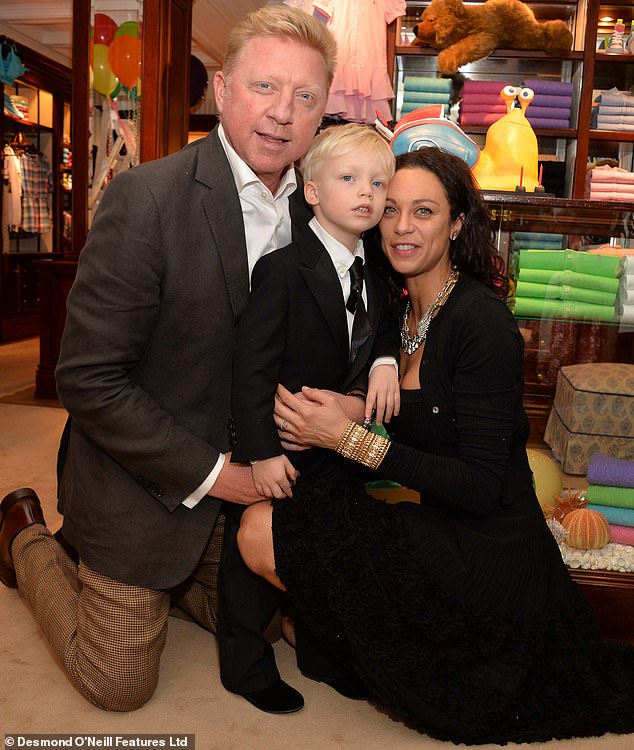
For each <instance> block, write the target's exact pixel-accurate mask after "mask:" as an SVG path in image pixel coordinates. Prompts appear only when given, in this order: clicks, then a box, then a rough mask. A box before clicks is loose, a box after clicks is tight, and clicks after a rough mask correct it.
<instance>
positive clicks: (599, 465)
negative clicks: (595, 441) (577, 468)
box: [587, 453, 634, 487]
mask: <svg viewBox="0 0 634 750" xmlns="http://www.w3.org/2000/svg"><path fill="white" fill-rule="evenodd" d="M587 479H588V482H589V483H590V484H604V485H610V486H613V487H634V461H625V460H624V459H622V458H611V457H610V456H605V455H603V453H593V454H592V456H590V463H589V464H588V476H587Z"/></svg>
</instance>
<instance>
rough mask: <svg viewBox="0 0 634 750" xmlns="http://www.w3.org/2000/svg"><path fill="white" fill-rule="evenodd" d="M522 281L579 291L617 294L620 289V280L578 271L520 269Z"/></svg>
mask: <svg viewBox="0 0 634 750" xmlns="http://www.w3.org/2000/svg"><path fill="white" fill-rule="evenodd" d="M519 280H520V281H530V282H534V283H536V284H561V285H563V284H567V285H568V286H574V287H577V289H579V288H582V289H598V290H599V291H601V292H614V293H616V292H617V291H618V288H619V280H618V279H610V278H608V277H607V276H594V275H593V274H590V273H577V272H576V271H552V270H546V269H541V268H520V272H519Z"/></svg>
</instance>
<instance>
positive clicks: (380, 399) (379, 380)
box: [365, 364, 401, 424]
mask: <svg viewBox="0 0 634 750" xmlns="http://www.w3.org/2000/svg"><path fill="white" fill-rule="evenodd" d="M400 407H401V391H400V388H399V382H398V375H397V373H396V368H395V367H394V365H392V364H385V365H377V366H376V367H375V368H373V370H372V372H371V373H370V379H369V381H368V395H367V397H366V399H365V417H366V419H372V414H373V413H374V419H375V421H376V423H377V424H383V422H384V421H385V422H389V421H390V419H392V417H395V416H396V415H397V414H398V412H399V409H400Z"/></svg>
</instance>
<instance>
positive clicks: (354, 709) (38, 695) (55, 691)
mask: <svg viewBox="0 0 634 750" xmlns="http://www.w3.org/2000/svg"><path fill="white" fill-rule="evenodd" d="M18 352H19V356H18ZM9 361H10V362H11V365H10V366H9V365H8V364H7V363H8V362H9ZM36 364H37V342H34V341H31V342H29V343H27V344H25V343H20V344H10V345H3V346H0V497H3V496H4V495H5V494H6V493H7V492H9V491H11V490H13V489H15V488H17V487H22V486H31V487H33V488H34V489H35V490H36V491H37V493H38V495H39V497H40V499H41V500H42V503H43V505H44V514H45V517H46V518H47V521H48V523H49V525H50V527H51V529H53V530H55V529H56V528H57V527H58V526H59V516H58V515H57V513H56V511H55V455H56V450H57V441H58V438H59V435H60V433H61V430H62V426H63V424H64V420H65V416H66V415H65V412H64V410H63V409H61V408H58V407H51V406H39V405H32V404H22V403H21V402H20V403H7V401H6V400H2V397H3V396H7V395H10V394H11V393H17V392H19V391H23V390H24V389H28V388H31V387H32V384H33V382H34V373H35V366H36ZM24 381H26V382H24ZM275 648H276V654H277V660H278V664H279V667H280V671H281V672H282V675H283V677H284V678H285V679H286V680H287V681H288V682H290V683H291V684H293V685H294V686H296V687H297V688H298V689H299V690H301V691H302V693H303V694H304V697H305V699H306V707H305V708H304V709H303V710H302V711H300V712H299V713H297V714H293V715H290V716H281V717H278V716H270V715H267V714H263V713H261V712H259V711H256V710H255V709H254V708H252V707H251V706H250V705H249V704H248V703H246V701H244V700H243V699H242V698H239V697H237V696H235V695H231V694H230V693H227V692H226V691H225V690H224V689H223V688H222V686H221V685H220V682H219V679H218V670H217V658H216V645H215V640H214V638H213V636H212V635H210V634H209V633H207V632H205V631H204V630H202V629H201V628H199V627H197V626H196V625H194V624H192V623H189V622H185V621H183V620H177V619H173V618H171V619H170V624H169V634H168V638H167V645H166V648H165V652H164V655H163V659H162V661H161V676H160V682H159V686H158V690H157V692H156V694H155V695H154V697H153V698H152V700H150V701H149V702H148V703H147V704H146V705H145V706H144V707H143V708H141V709H140V710H139V711H136V712H134V713H124V714H113V713H106V712H103V711H100V710H99V709H97V708H94V707H93V706H91V705H90V704H88V703H87V702H86V701H85V700H84V699H83V698H81V697H80V695H79V694H78V693H77V692H76V691H75V690H74V688H73V687H72V686H71V685H70V683H69V682H68V681H67V679H66V677H65V675H64V673H63V671H62V670H61V668H60V667H59V666H58V665H57V664H56V663H55V661H54V660H53V657H52V656H51V653H50V651H49V649H48V646H47V644H46V642H45V641H44V638H43V636H42V634H41V633H40V632H39V630H38V628H37V626H36V625H35V623H34V621H33V619H32V617H31V615H30V612H29V610H28V608H27V607H26V605H25V604H24V602H23V601H22V600H21V599H20V597H19V595H18V593H17V591H15V590H12V589H7V588H4V587H3V586H1V585H0V734H10V733H27V732H29V733H60V734H71V733H73V734H89V733H99V734H102V733H108V734H140V733H170V734H194V735H195V736H196V747H197V748H198V750H288V748H294V749H297V750H436V749H439V748H451V747H453V745H451V744H448V743H442V742H437V741H435V740H431V739H429V738H428V737H425V736H422V735H419V734H417V733H415V732H413V731H411V730H409V729H407V728H406V727H404V726H403V725H402V724H401V723H399V722H397V721H394V720H392V719H391V718H389V717H388V716H386V715H385V714H383V713H382V712H380V711H379V710H377V709H376V708H374V707H373V706H371V705H369V704H368V703H363V702H353V701H347V700H345V699H344V698H342V697H340V696H339V695H337V694H336V693H334V692H333V691H332V690H330V689H329V688H327V687H326V686H324V685H321V684H318V683H315V682H311V681H310V680H307V679H305V678H304V677H302V676H301V675H300V674H299V673H298V672H297V670H296V668H295V665H294V654H293V650H292V649H291V648H290V647H289V646H288V645H287V644H286V643H285V642H278V643H277V644H276V647H275ZM553 710H554V711H565V706H561V705H556V706H553ZM484 747H485V748H493V747H497V746H494V745H487V746H484ZM507 747H509V748H511V747H512V746H511V745H509V746H507ZM533 747H534V748H548V750H551V749H553V750H554V749H555V748H557V750H568V749H569V750H631V748H632V747H634V736H632V735H630V736H627V737H617V736H612V735H609V736H605V737H602V738H599V739H584V740H569V741H561V742H557V741H553V742H548V743H543V744H542V743H540V744H536V745H534V746H533Z"/></svg>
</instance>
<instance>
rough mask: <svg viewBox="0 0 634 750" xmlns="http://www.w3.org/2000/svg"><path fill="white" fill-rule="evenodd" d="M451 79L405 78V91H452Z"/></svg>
mask: <svg viewBox="0 0 634 750" xmlns="http://www.w3.org/2000/svg"><path fill="white" fill-rule="evenodd" d="M451 84H452V79H451V78H428V77H425V76H405V78H403V88H404V89H405V91H451Z"/></svg>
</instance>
